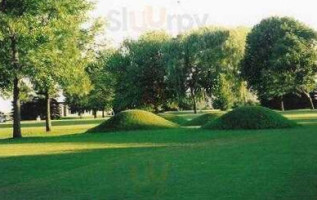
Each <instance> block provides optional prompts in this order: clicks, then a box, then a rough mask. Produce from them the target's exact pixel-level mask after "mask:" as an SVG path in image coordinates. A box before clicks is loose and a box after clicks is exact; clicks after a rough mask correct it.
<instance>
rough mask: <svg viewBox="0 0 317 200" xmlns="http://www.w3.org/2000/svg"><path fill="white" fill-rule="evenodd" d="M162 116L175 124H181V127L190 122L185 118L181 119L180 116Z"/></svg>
mask: <svg viewBox="0 0 317 200" xmlns="http://www.w3.org/2000/svg"><path fill="white" fill-rule="evenodd" d="M160 116H161V117H163V118H164V119H166V120H168V121H171V122H174V123H176V124H179V125H184V124H186V123H187V122H188V121H187V120H186V119H185V118H184V117H181V116H178V115H173V114H160Z"/></svg>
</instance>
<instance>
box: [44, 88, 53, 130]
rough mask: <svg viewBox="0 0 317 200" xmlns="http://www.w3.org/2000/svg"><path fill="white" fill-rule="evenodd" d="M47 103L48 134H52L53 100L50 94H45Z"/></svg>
mask: <svg viewBox="0 0 317 200" xmlns="http://www.w3.org/2000/svg"><path fill="white" fill-rule="evenodd" d="M45 102H46V121H45V122H46V132H51V130H52V122H51V99H50V95H49V93H48V92H46V93H45Z"/></svg>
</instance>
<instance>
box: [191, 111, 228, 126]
mask: <svg viewBox="0 0 317 200" xmlns="http://www.w3.org/2000/svg"><path fill="white" fill-rule="evenodd" d="M222 115H223V113H207V114H203V115H201V116H199V117H196V118H194V119H192V120H190V121H188V122H187V123H185V126H203V125H205V124H207V123H208V122H211V121H213V120H215V119H217V118H219V117H220V116H222Z"/></svg>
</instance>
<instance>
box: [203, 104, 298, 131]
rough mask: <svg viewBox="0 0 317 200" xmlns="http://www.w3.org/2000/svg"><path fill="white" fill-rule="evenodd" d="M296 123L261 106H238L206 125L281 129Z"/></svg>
mask: <svg viewBox="0 0 317 200" xmlns="http://www.w3.org/2000/svg"><path fill="white" fill-rule="evenodd" d="M295 126H296V123H295V122H293V121H290V120H288V119H287V118H285V117H284V116H282V115H281V114H279V113H277V112H275V111H273V110H270V109H268V108H264V107H260V106H245V107H240V108H237V109H235V110H233V111H231V112H229V113H227V114H225V115H223V116H221V117H220V118H218V119H216V120H214V121H211V122H209V123H208V124H206V125H204V126H203V128H205V129H217V130H234V129H280V128H291V127H295Z"/></svg>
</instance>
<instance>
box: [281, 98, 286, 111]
mask: <svg viewBox="0 0 317 200" xmlns="http://www.w3.org/2000/svg"><path fill="white" fill-rule="evenodd" d="M281 110H282V111H285V106H284V98H283V97H281Z"/></svg>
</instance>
